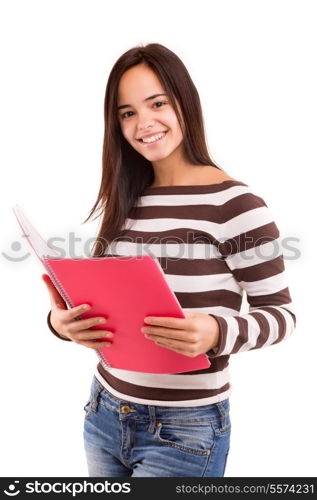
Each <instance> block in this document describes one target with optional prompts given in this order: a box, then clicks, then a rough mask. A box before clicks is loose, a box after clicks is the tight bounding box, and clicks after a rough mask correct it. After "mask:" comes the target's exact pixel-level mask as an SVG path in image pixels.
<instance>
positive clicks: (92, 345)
mask: <svg viewBox="0 0 317 500" xmlns="http://www.w3.org/2000/svg"><path fill="white" fill-rule="evenodd" d="M80 345H83V346H84V347H90V348H91V349H101V348H103V347H111V343H110V342H94V341H86V342H85V341H81V342H80Z"/></svg>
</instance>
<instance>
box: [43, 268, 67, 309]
mask: <svg viewBox="0 0 317 500" xmlns="http://www.w3.org/2000/svg"><path fill="white" fill-rule="evenodd" d="M41 278H42V280H43V281H44V283H45V285H46V288H47V290H48V293H49V296H50V301H51V306H52V308H53V307H55V308H57V309H67V306H66V303H65V301H64V299H63V297H62V296H61V295H60V293H59V292H58V290H56V288H55V285H54V284H53V282H52V280H51V278H50V277H49V275H48V274H42V276H41Z"/></svg>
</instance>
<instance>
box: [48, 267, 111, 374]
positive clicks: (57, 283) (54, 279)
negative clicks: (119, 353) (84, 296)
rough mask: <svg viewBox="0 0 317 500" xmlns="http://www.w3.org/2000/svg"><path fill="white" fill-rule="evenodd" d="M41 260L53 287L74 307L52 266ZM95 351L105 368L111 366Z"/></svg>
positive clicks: (97, 350) (98, 351) (100, 353)
mask: <svg viewBox="0 0 317 500" xmlns="http://www.w3.org/2000/svg"><path fill="white" fill-rule="evenodd" d="M42 262H43V265H44V267H45V268H46V269H47V272H48V273H49V275H50V277H51V278H52V281H53V283H54V285H55V287H56V288H57V289H58V291H59V293H60V294H61V296H62V297H63V299H64V301H65V302H66V304H67V305H68V306H69V307H70V308H72V307H74V305H73V303H72V301H71V300H70V298H69V296H68V295H67V293H66V292H65V290H64V288H63V287H62V285H61V282H60V281H59V279H58V278H57V276H56V274H55V273H54V271H53V270H52V268H51V266H50V264H49V263H48V261H47V260H46V259H45V258H44V259H43V260H42ZM95 351H96V354H97V356H98V358H99V360H100V361H101V362H103V363H104V364H105V365H106V367H107V368H111V365H110V364H109V362H108V361H107V359H106V358H105V357H104V355H103V354H102V352H100V350H99V349H98V347H96V349H95Z"/></svg>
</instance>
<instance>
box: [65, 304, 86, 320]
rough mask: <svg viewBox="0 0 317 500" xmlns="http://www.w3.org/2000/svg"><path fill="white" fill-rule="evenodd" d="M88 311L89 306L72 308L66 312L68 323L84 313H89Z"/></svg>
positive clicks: (81, 305)
mask: <svg viewBox="0 0 317 500" xmlns="http://www.w3.org/2000/svg"><path fill="white" fill-rule="evenodd" d="M89 309H90V306H89V304H80V305H79V306H75V307H72V308H71V309H69V311H68V321H71V320H73V319H76V318H77V317H78V316H80V315H81V314H84V313H85V312H87V311H89ZM85 319H87V318H85Z"/></svg>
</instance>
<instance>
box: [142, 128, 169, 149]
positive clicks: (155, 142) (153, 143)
mask: <svg viewBox="0 0 317 500" xmlns="http://www.w3.org/2000/svg"><path fill="white" fill-rule="evenodd" d="M162 133H163V134H164V135H163V137H161V138H160V139H156V141H150V142H143V141H142V139H140V140H139V142H140V143H141V144H142V146H143V147H150V146H154V145H155V144H158V143H159V142H162V141H164V139H165V137H166V135H167V133H168V131H166V132H162ZM154 135H158V134H154Z"/></svg>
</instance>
